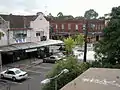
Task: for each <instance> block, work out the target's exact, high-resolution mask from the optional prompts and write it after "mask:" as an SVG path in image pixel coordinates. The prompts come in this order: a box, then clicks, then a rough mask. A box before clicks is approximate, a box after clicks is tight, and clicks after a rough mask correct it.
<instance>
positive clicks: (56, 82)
mask: <svg viewBox="0 0 120 90" xmlns="http://www.w3.org/2000/svg"><path fill="white" fill-rule="evenodd" d="M55 90H57V78H56V79H55Z"/></svg>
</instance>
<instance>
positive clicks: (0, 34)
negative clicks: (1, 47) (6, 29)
mask: <svg viewBox="0 0 120 90" xmlns="http://www.w3.org/2000/svg"><path fill="white" fill-rule="evenodd" d="M3 36H4V33H3V32H0V40H1V37H3Z"/></svg>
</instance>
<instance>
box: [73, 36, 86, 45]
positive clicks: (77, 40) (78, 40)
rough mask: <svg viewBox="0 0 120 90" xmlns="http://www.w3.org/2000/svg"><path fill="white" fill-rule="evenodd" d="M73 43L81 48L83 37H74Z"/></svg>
mask: <svg viewBox="0 0 120 90" xmlns="http://www.w3.org/2000/svg"><path fill="white" fill-rule="evenodd" d="M75 42H76V45H78V46H80V47H82V46H83V43H84V36H83V35H82V34H78V35H76V38H75Z"/></svg>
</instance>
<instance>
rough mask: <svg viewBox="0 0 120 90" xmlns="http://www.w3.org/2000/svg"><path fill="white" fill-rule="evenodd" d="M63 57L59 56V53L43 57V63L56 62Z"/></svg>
mask: <svg viewBox="0 0 120 90" xmlns="http://www.w3.org/2000/svg"><path fill="white" fill-rule="evenodd" d="M60 59H61V57H59V56H58V55H52V56H50V57H47V58H44V59H43V63H47V62H48V63H55V62H56V61H58V60H60Z"/></svg>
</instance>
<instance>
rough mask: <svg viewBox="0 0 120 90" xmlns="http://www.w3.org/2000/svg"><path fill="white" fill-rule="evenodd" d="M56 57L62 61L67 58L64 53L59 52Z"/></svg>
mask: <svg viewBox="0 0 120 90" xmlns="http://www.w3.org/2000/svg"><path fill="white" fill-rule="evenodd" d="M55 55H57V56H59V57H60V58H61V59H62V58H65V57H66V55H64V54H63V53H62V52H58V53H56V54H55Z"/></svg>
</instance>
